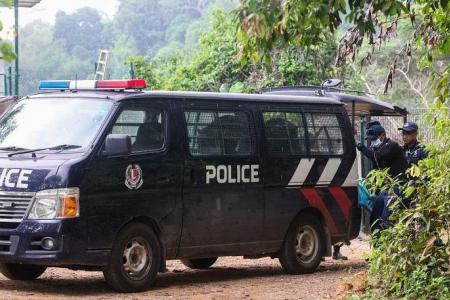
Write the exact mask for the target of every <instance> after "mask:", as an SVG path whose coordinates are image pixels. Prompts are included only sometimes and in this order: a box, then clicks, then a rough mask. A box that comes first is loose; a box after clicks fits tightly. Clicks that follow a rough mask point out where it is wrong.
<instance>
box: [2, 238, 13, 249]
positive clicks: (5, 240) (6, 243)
mask: <svg viewBox="0 0 450 300" xmlns="http://www.w3.org/2000/svg"><path fill="white" fill-rule="evenodd" d="M10 247H11V241H10V239H9V236H0V252H9V251H10Z"/></svg>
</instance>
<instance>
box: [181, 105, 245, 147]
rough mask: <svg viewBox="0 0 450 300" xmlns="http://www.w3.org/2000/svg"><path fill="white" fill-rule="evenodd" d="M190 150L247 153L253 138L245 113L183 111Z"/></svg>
mask: <svg viewBox="0 0 450 300" xmlns="http://www.w3.org/2000/svg"><path fill="white" fill-rule="evenodd" d="M185 119H186V126H187V134H188V140H189V151H190V153H191V154H192V155H194V156H201V155H230V156H233V155H235V156H236V155H249V154H250V153H251V152H252V139H251V134H250V123H249V118H248V115H247V114H246V113H245V112H240V111H212V110H198V111H193V110H189V111H186V112H185Z"/></svg>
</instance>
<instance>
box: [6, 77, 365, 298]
mask: <svg viewBox="0 0 450 300" xmlns="http://www.w3.org/2000/svg"><path fill="white" fill-rule="evenodd" d="M145 87H146V86H145V82H144V81H140V80H131V81H98V82H95V81H87V82H86V81H77V82H68V81H55V82H43V83H42V84H41V88H42V89H46V90H53V91H47V92H44V93H42V94H38V95H35V96H31V97H27V98H24V99H22V100H20V101H19V102H18V103H17V104H16V105H15V106H13V107H12V108H11V109H10V110H9V111H8V112H7V113H6V114H5V115H3V117H2V118H1V119H0V272H1V273H2V274H3V275H5V276H6V277H8V278H10V279H13V280H32V279H35V278H37V277H39V276H40V275H41V274H42V273H43V272H44V271H45V270H46V268H47V267H49V266H52V267H64V268H71V269H80V270H102V271H103V273H104V276H105V279H106V281H107V282H108V283H109V284H110V286H111V287H112V288H114V289H115V290H117V291H120V292H135V291H142V290H146V289H148V288H150V287H151V286H152V284H153V283H154V282H155V280H156V276H157V273H158V272H164V271H165V269H166V267H165V262H166V261H167V260H173V259H180V260H181V261H182V262H183V263H184V264H185V265H187V266H188V267H191V268H199V269H204V268H208V267H210V266H211V265H213V264H214V262H215V261H216V260H217V258H218V257H220V256H245V257H249V258H258V257H264V256H269V257H272V258H278V259H279V260H280V262H281V265H282V267H283V268H284V269H285V270H286V272H288V273H291V274H300V273H309V272H313V271H314V270H316V268H317V267H318V265H319V264H320V261H321V259H322V257H324V256H329V255H331V245H332V244H333V243H337V242H341V241H348V240H351V239H354V238H355V237H356V236H357V235H358V233H359V228H360V217H361V215H360V209H359V208H358V207H357V191H356V179H357V163H356V152H355V148H354V145H353V132H352V126H351V123H350V120H349V117H348V115H347V112H346V110H345V107H344V105H343V104H342V102H340V101H337V100H334V99H331V98H327V97H324V96H321V97H318V96H317V97H316V96H307V97H306V96H305V97H303V96H281V95H244V94H219V93H198V92H142V91H141V89H144V88H145Z"/></svg>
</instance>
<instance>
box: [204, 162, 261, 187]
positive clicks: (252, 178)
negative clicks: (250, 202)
mask: <svg viewBox="0 0 450 300" xmlns="http://www.w3.org/2000/svg"><path fill="white" fill-rule="evenodd" d="M211 182H217V183H221V184H222V183H258V182H259V165H242V166H241V165H235V166H230V165H228V166H225V165H219V166H206V184H210V183H211Z"/></svg>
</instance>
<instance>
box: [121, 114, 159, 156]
mask: <svg viewBox="0 0 450 300" xmlns="http://www.w3.org/2000/svg"><path fill="white" fill-rule="evenodd" d="M112 133H122V134H127V135H129V136H130V137H131V142H132V151H133V152H139V151H151V150H159V149H162V148H163V146H164V142H165V114H164V112H163V111H162V110H161V109H159V108H151V107H134V106H130V107H127V108H125V109H124V110H122V112H121V113H120V115H119V117H118V118H117V120H116V122H115V123H114V126H113V129H112Z"/></svg>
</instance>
